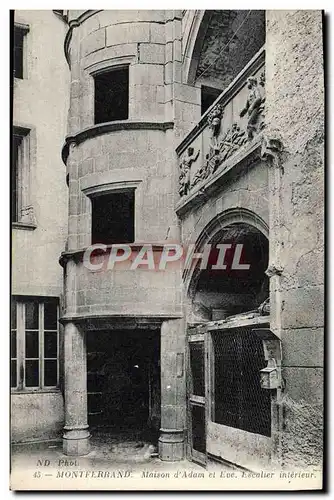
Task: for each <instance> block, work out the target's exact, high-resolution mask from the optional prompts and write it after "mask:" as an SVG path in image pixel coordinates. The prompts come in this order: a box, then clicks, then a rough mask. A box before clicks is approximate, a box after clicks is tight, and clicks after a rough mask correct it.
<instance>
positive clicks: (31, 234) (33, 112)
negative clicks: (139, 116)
mask: <svg viewBox="0 0 334 500" xmlns="http://www.w3.org/2000/svg"><path fill="white" fill-rule="evenodd" d="M15 22H18V23H23V24H27V25H29V27H30V31H29V33H27V34H26V35H25V41H24V43H25V45H24V49H25V62H26V64H25V66H26V67H25V69H26V71H25V75H24V78H23V79H22V80H21V79H17V78H16V79H14V101H13V124H14V125H17V126H23V127H27V128H30V129H31V133H30V136H31V137H30V200H31V205H32V208H33V213H34V218H35V222H36V229H34V230H27V229H14V230H13V267H12V273H13V274H12V286H13V289H12V292H13V294H24V295H53V296H57V295H60V293H61V292H62V269H61V267H60V266H59V264H58V258H59V255H60V253H61V251H62V250H63V248H64V245H65V241H66V236H67V186H66V171H65V167H64V165H63V163H62V161H61V157H60V151H61V147H62V144H63V140H64V136H65V134H66V113H67V110H68V105H69V99H68V91H69V70H68V66H67V63H66V60H65V58H64V53H63V41H64V37H65V33H66V25H65V23H64V22H63V21H62V20H61V19H59V18H58V17H57V16H56V15H55V14H53V12H52V11H51V10H49V11H48V10H44V11H43V10H16V11H15ZM46 46H47V47H48V53H46V49H45V47H46ZM26 187H27V186H26ZM55 206H57V210H54V207H55Z"/></svg>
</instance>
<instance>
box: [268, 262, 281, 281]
mask: <svg viewBox="0 0 334 500" xmlns="http://www.w3.org/2000/svg"><path fill="white" fill-rule="evenodd" d="M265 273H266V275H267V276H268V277H269V278H272V277H273V276H281V274H282V273H283V266H282V265H281V264H270V265H269V266H268V268H267V270H266V271H265Z"/></svg>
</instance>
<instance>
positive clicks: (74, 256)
mask: <svg viewBox="0 0 334 500" xmlns="http://www.w3.org/2000/svg"><path fill="white" fill-rule="evenodd" d="M115 245H122V243H115ZM124 245H127V246H129V247H130V248H131V250H132V251H139V250H141V248H142V247H143V246H145V245H152V250H153V252H161V251H162V250H163V248H164V246H165V245H166V243H147V242H146V243H145V242H142V243H141V242H135V243H124ZM91 246H93V245H91ZM112 247H113V244H111V245H106V252H108V251H109V250H111V248H112ZM87 248H89V247H84V248H77V249H75V250H67V251H65V252H62V253H61V255H60V257H59V264H60V265H61V266H62V267H63V266H64V265H65V264H66V263H67V262H68V261H69V260H74V261H75V262H76V263H78V262H81V260H82V257H83V254H84V253H85V251H86V250H87ZM97 251H98V249H97V250H96V252H97Z"/></svg>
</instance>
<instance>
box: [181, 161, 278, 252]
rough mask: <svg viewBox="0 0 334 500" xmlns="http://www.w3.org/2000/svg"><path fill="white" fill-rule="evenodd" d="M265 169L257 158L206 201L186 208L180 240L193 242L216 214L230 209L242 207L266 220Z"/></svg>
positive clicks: (266, 172)
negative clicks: (200, 204) (192, 207)
mask: <svg viewBox="0 0 334 500" xmlns="http://www.w3.org/2000/svg"><path fill="white" fill-rule="evenodd" d="M267 176H268V171H267V165H266V163H265V162H262V161H260V160H259V161H258V162H256V163H254V164H252V165H249V166H248V167H247V168H244V169H243V171H242V172H241V173H240V174H239V175H238V176H237V177H234V178H233V179H232V180H231V181H229V182H228V183H226V184H225V185H224V187H223V188H221V189H220V190H219V191H218V192H217V193H216V194H215V195H213V196H211V197H210V200H208V202H206V203H204V204H203V205H202V206H200V207H197V208H196V209H194V210H192V211H190V212H189V213H188V214H187V215H186V216H185V217H184V218H183V219H182V242H183V244H184V245H189V244H191V243H196V241H197V240H198V238H199V236H200V235H201V233H202V232H203V231H204V230H205V228H206V226H207V225H208V224H209V223H210V222H211V221H212V219H214V218H215V217H216V216H217V215H219V214H223V213H224V212H226V211H228V210H230V209H241V210H242V209H246V210H249V211H251V212H253V213H255V214H257V215H258V216H259V217H260V218H261V219H262V220H263V221H264V222H265V223H268V219H269V213H268V203H267V199H266V198H267V192H268V179H267Z"/></svg>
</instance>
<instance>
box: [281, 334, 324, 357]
mask: <svg viewBox="0 0 334 500" xmlns="http://www.w3.org/2000/svg"><path fill="white" fill-rule="evenodd" d="M281 335H282V336H281V340H282V346H283V361H282V362H283V366H287V367H288V366H292V367H308V366H309V367H321V366H323V364H324V331H323V328H312V329H309V328H297V329H294V328H291V329H288V330H282V334H281Z"/></svg>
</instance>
